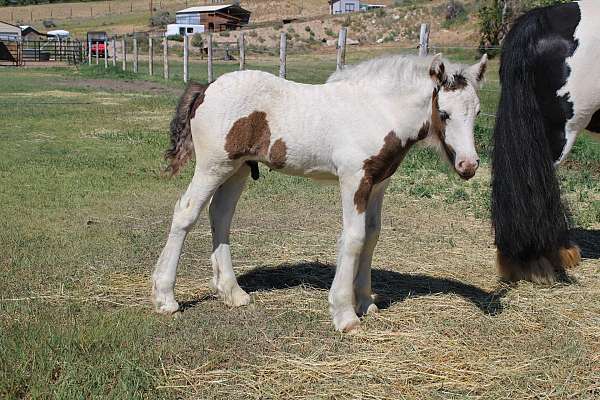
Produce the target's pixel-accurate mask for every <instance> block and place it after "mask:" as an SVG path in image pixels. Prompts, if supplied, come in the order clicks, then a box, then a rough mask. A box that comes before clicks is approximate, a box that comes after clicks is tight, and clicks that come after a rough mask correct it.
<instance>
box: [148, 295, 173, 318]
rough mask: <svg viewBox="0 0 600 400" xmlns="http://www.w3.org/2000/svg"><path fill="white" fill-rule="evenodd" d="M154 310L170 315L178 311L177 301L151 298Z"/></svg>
mask: <svg viewBox="0 0 600 400" xmlns="http://www.w3.org/2000/svg"><path fill="white" fill-rule="evenodd" d="M152 302H153V303H154V310H155V311H156V312H157V313H159V314H163V315H172V314H174V313H176V312H177V311H179V303H177V302H176V301H160V300H155V299H153V301H152Z"/></svg>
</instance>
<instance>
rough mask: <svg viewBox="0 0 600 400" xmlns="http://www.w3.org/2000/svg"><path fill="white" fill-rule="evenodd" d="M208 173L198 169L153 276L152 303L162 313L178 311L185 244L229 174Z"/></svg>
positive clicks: (177, 208) (178, 207)
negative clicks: (178, 277)
mask: <svg viewBox="0 0 600 400" xmlns="http://www.w3.org/2000/svg"><path fill="white" fill-rule="evenodd" d="M208 171H210V169H208V168H201V167H198V166H197V167H196V171H195V172H194V177H193V178H192V182H191V183H190V185H189V186H188V188H187V190H186V191H185V193H184V194H183V195H182V196H181V197H180V198H179V200H178V201H177V203H176V204H175V211H174V212H173V222H172V223H171V230H170V232H169V237H168V239H167V244H166V245H165V247H164V249H163V251H162V253H161V254H160V257H159V259H158V262H157V263H156V267H155V269H154V273H153V274H152V302H153V303H154V307H155V309H156V311H157V312H159V313H163V314H170V313H174V312H175V311H177V310H178V309H179V304H178V303H177V302H176V301H175V293H174V289H175V276H176V273H177V264H178V263H179V256H180V255H181V248H182V247H183V242H184V241H185V237H186V236H187V233H188V232H189V231H190V229H191V228H192V226H193V225H194V223H195V222H196V220H197V219H198V215H200V212H201V211H202V209H203V208H204V207H205V206H206V203H208V201H209V200H210V198H211V196H212V195H213V193H214V192H215V190H217V188H218V187H219V185H220V184H221V183H222V182H223V180H224V179H226V177H227V175H228V173H226V171H223V173H222V174H221V173H219V174H215V173H214V171H210V172H208Z"/></svg>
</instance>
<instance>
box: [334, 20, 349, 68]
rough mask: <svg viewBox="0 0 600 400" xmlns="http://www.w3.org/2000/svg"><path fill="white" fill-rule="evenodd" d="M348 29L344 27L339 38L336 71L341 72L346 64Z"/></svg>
mask: <svg viewBox="0 0 600 400" xmlns="http://www.w3.org/2000/svg"><path fill="white" fill-rule="evenodd" d="M347 32H348V28H346V27H342V29H340V34H339V36H338V43H337V60H336V70H338V71H339V70H341V69H342V68H344V65H345V64H346V35H347Z"/></svg>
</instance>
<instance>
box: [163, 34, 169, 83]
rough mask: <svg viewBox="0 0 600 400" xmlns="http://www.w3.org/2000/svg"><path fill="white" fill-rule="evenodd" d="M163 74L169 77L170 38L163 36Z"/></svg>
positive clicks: (166, 77)
mask: <svg viewBox="0 0 600 400" xmlns="http://www.w3.org/2000/svg"><path fill="white" fill-rule="evenodd" d="M163 76H164V78H165V79H169V40H168V39H167V37H166V36H165V37H163Z"/></svg>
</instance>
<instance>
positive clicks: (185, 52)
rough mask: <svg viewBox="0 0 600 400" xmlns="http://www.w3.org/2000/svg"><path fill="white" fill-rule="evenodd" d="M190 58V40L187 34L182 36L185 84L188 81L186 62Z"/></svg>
mask: <svg viewBox="0 0 600 400" xmlns="http://www.w3.org/2000/svg"><path fill="white" fill-rule="evenodd" d="M189 58H190V39H189V36H188V35H187V34H185V35H184V36H183V81H184V82H186V83H187V81H188V79H189V71H188V67H189V66H188V62H189Z"/></svg>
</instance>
